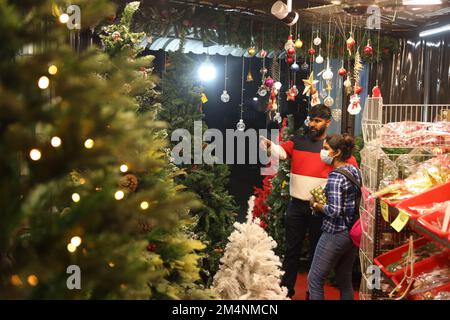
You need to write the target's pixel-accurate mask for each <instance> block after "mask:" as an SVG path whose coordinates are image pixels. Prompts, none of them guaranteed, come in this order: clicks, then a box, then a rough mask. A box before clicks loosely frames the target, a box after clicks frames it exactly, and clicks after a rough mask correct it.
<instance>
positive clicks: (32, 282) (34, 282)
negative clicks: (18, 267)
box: [27, 274, 39, 287]
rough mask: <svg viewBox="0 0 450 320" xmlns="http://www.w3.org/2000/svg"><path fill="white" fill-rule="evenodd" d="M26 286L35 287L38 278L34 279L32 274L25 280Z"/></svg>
mask: <svg viewBox="0 0 450 320" xmlns="http://www.w3.org/2000/svg"><path fill="white" fill-rule="evenodd" d="M27 281H28V284H29V285H30V286H32V287H36V286H37V285H38V283H39V279H38V277H36V276H35V275H34V274H31V275H29V276H28V278H27Z"/></svg>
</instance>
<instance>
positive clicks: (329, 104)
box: [323, 97, 334, 107]
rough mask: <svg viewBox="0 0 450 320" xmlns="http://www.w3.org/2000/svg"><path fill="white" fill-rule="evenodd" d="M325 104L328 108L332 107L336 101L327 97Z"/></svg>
mask: <svg viewBox="0 0 450 320" xmlns="http://www.w3.org/2000/svg"><path fill="white" fill-rule="evenodd" d="M323 103H324V104H325V105H326V106H327V107H331V106H332V105H333V104H334V99H333V98H332V97H326V98H325V100H324V101H323Z"/></svg>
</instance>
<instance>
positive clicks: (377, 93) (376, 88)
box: [372, 86, 381, 98]
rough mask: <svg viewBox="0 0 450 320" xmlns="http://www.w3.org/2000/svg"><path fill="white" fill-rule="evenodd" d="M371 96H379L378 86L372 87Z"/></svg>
mask: <svg viewBox="0 0 450 320" xmlns="http://www.w3.org/2000/svg"><path fill="white" fill-rule="evenodd" d="M372 97H374V98H379V97H381V90H380V88H379V87H378V86H375V87H373V89H372Z"/></svg>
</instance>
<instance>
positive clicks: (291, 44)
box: [284, 35, 295, 51]
mask: <svg viewBox="0 0 450 320" xmlns="http://www.w3.org/2000/svg"><path fill="white" fill-rule="evenodd" d="M294 47H295V44H294V40H292V35H289V37H288V39H287V41H286V43H285V44H284V49H285V50H286V51H288V50H289V48H294ZM294 50H295V49H294Z"/></svg>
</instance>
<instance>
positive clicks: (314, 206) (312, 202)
mask: <svg viewBox="0 0 450 320" xmlns="http://www.w3.org/2000/svg"><path fill="white" fill-rule="evenodd" d="M309 205H310V206H311V208H312V209H313V210H314V211H316V212H323V207H324V205H323V204H320V203H318V202H316V201H315V200H314V197H312V198H311V199H310V200H309Z"/></svg>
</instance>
